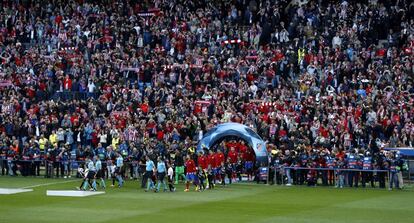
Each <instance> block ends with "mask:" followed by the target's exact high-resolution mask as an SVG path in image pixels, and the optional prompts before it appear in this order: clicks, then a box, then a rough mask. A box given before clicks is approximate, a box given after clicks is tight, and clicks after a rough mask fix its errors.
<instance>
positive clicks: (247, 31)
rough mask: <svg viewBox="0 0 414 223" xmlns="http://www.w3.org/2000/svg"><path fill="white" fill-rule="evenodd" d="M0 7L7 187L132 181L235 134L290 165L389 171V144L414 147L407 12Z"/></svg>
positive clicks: (148, 5)
mask: <svg viewBox="0 0 414 223" xmlns="http://www.w3.org/2000/svg"><path fill="white" fill-rule="evenodd" d="M294 2H300V3H298V4H295V3H294ZM302 2H307V3H306V4H302ZM0 6H1V7H0V8H1V9H0V10H1V11H0V48H1V54H0V59H1V62H2V63H1V66H0V74H1V77H0V79H1V80H0V87H1V89H0V92H1V94H0V96H1V113H0V118H1V122H0V123H1V128H0V130H1V132H2V134H1V136H0V137H1V140H0V141H1V147H0V150H1V153H0V154H1V158H2V160H3V161H2V162H1V164H2V174H10V175H13V174H17V171H16V170H19V171H20V172H21V174H22V175H25V176H26V175H39V170H40V167H41V166H43V165H45V169H46V172H47V176H52V175H56V176H57V177H59V176H65V177H66V176H69V175H70V169H71V168H73V165H72V164H73V163H75V162H73V161H84V160H85V159H87V158H92V157H94V156H98V157H100V159H101V160H103V161H107V162H105V163H109V162H111V163H116V160H117V157H119V156H121V157H123V162H125V163H127V164H128V166H129V169H130V170H131V173H132V174H130V176H132V177H135V176H136V174H135V175H134V172H136V171H137V168H138V167H139V166H140V164H141V166H142V169H144V167H143V166H144V163H146V161H145V157H146V156H148V157H150V158H151V159H152V160H153V161H154V162H156V159H157V157H161V158H162V159H169V160H167V161H168V163H169V164H173V163H174V162H177V161H176V160H174V157H175V154H176V153H181V154H182V156H184V157H185V156H186V155H187V154H197V153H196V152H195V151H194V149H195V146H196V144H197V141H198V140H200V139H201V138H202V136H203V134H204V133H205V132H206V131H208V129H210V128H211V127H212V126H214V125H216V124H219V123H223V122H229V121H232V122H239V123H243V124H245V125H247V126H249V127H251V128H252V129H253V130H255V131H256V132H257V133H258V134H259V135H260V136H261V137H262V138H263V139H264V140H266V141H267V144H268V146H269V148H268V150H269V152H270V151H271V150H277V151H278V153H277V154H278V155H276V157H279V156H283V157H284V158H283V159H285V160H288V161H282V163H283V165H285V166H294V165H301V166H309V165H310V166H323V165H325V164H323V161H321V162H312V163H311V164H308V162H299V161H300V160H301V158H299V157H300V155H301V154H307V156H318V157H324V156H325V157H326V156H328V157H335V162H336V164H338V163H341V162H343V163H344V164H343V166H342V167H344V168H352V167H350V156H351V154H363V156H364V157H369V158H371V159H372V163H373V164H375V165H373V167H372V168H374V167H375V168H379V169H387V168H388V169H389V168H390V167H391V166H393V165H394V163H395V162H397V161H396V159H395V156H394V157H392V156H391V155H387V157H386V158H379V157H385V155H381V154H384V152H383V151H382V148H383V147H384V146H390V147H397V146H404V147H412V146H413V143H414V125H413V117H414V115H413V111H414V110H413V99H414V98H413V93H414V86H413V70H414V66H413V52H412V50H413V48H414V36H413V35H414V18H413V16H414V3H412V2H410V1H404V0H401V1H386V0H383V1H381V0H378V1H338V2H328V1H292V2H290V1H283V0H280V1H254V0H252V1H233V2H225V1H213V0H212V1H174V0H172V1H151V2H149V1H145V2H139V3H136V2H135V1H109V0H108V1H51V2H49V3H44V4H41V3H39V2H36V1H34V3H31V1H22V3H20V4H17V3H15V1H2V2H1V3H0ZM356 150H357V151H358V152H357V153H356V152H355V151H356ZM214 152H216V151H214ZM222 152H225V153H226V154H227V153H228V151H222ZM173 154H174V155H173ZM280 154H283V155H280ZM341 154H342V155H341ZM226 156H227V155H226ZM358 156H359V155H358ZM340 157H342V160H341V158H340ZM358 159H359V158H358ZM273 160H276V158H273ZM306 160H307V159H306ZM313 160H315V159H313ZM321 160H322V159H321ZM45 161H46V162H45ZM351 161H352V159H351ZM243 162H245V160H243ZM259 165H260V164H256V166H259ZM338 165H339V164H338ZM394 166H395V165H394ZM175 170H177V169H175ZM126 172H129V171H126ZM284 174H286V173H284ZM286 175H287V176H291V175H292V174H286ZM292 178H293V177H292ZM328 178H329V177H325V179H328ZM356 178H358V177H356ZM290 181H292V182H289V183H293V180H292V179H290ZM299 182H301V181H300V180H299ZM295 183H296V180H295ZM324 183H325V180H324Z"/></svg>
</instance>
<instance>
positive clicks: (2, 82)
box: [0, 80, 13, 88]
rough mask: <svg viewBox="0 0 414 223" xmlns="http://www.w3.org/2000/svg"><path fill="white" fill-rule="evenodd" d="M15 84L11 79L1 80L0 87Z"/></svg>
mask: <svg viewBox="0 0 414 223" xmlns="http://www.w3.org/2000/svg"><path fill="white" fill-rule="evenodd" d="M10 86H13V82H12V81H11V80H0V88H5V87H10Z"/></svg>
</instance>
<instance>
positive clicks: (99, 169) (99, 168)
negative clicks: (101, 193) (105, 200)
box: [95, 156, 106, 189]
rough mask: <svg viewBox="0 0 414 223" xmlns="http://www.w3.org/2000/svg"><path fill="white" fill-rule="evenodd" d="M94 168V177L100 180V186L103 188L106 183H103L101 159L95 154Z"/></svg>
mask: <svg viewBox="0 0 414 223" xmlns="http://www.w3.org/2000/svg"><path fill="white" fill-rule="evenodd" d="M95 168H96V175H95V179H100V180H101V187H102V188H103V189H105V188H106V185H105V180H104V175H103V168H102V162H101V159H100V157H99V156H96V163H95Z"/></svg>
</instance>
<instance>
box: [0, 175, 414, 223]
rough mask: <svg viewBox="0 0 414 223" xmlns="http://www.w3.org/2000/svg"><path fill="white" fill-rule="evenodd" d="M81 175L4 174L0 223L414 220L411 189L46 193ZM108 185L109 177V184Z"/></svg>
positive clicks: (130, 186)
mask: <svg viewBox="0 0 414 223" xmlns="http://www.w3.org/2000/svg"><path fill="white" fill-rule="evenodd" d="M79 184H80V180H79V179H73V178H72V179H43V178H23V177H16V178H13V177H0V188H32V189H33V190H34V191H33V192H27V193H20V194H13V195H0V222H1V223H3V222H4V223H9V222H10V223H12V222H26V223H34V222H76V223H80V222H111V223H114V222H116V223H121V222H151V223H155V222H164V223H166V222H168V223H174V222H179V223H185V222H208V223H217V222H237V223H242V222H329V223H331V222H346V223H349V222H387V223H389V222H414V212H413V210H414V190H413V189H411V188H408V189H405V190H402V191H388V190H383V189H363V188H358V189H356V188H346V189H335V188H330V187H329V188H328V187H312V188H308V187H304V186H292V187H286V186H268V185H263V184H261V185H256V184H249V183H240V184H233V185H231V186H228V187H225V188H222V187H220V186H218V187H217V188H216V189H214V190H211V191H204V192H195V191H194V190H193V191H191V192H187V193H185V192H183V185H182V184H181V185H179V186H178V188H177V192H175V193H163V192H160V193H154V192H144V191H143V190H142V189H140V188H139V183H138V182H137V181H127V182H126V185H125V187H123V188H121V189H119V188H107V189H106V194H103V195H97V196H91V197H47V196H46V190H72V189H74V188H75V187H76V186H79ZM107 184H108V185H109V182H107Z"/></svg>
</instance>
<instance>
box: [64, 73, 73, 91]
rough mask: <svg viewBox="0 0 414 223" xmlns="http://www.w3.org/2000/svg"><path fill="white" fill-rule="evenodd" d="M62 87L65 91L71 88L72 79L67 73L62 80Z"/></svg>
mask: <svg viewBox="0 0 414 223" xmlns="http://www.w3.org/2000/svg"><path fill="white" fill-rule="evenodd" d="M63 89H64V90H66V91H70V90H72V80H71V79H70V77H69V75H68V74H66V77H65V79H64V80H63Z"/></svg>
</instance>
